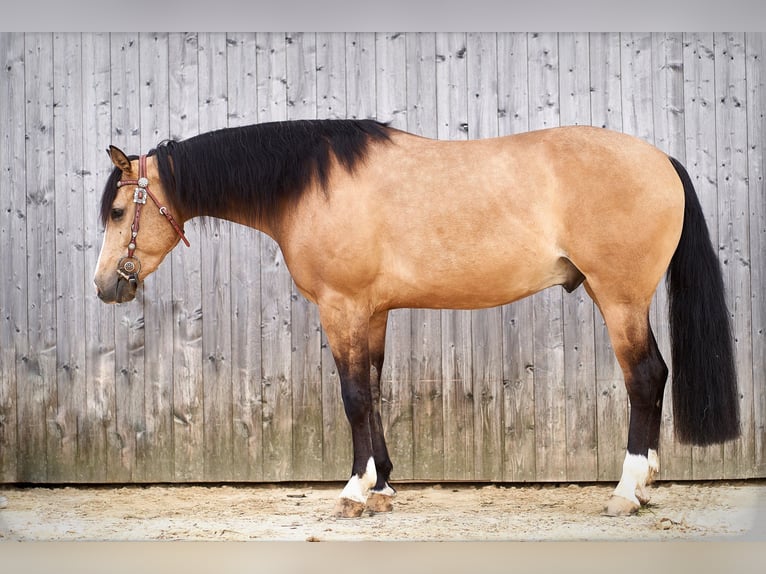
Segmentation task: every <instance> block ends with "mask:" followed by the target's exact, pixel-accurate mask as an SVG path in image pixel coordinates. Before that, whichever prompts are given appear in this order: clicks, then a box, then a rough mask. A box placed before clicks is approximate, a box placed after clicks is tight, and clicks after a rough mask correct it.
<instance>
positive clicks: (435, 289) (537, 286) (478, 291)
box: [375, 255, 571, 309]
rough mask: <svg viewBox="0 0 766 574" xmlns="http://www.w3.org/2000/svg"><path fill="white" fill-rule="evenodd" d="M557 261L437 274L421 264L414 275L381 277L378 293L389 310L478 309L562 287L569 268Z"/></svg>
mask: <svg viewBox="0 0 766 574" xmlns="http://www.w3.org/2000/svg"><path fill="white" fill-rule="evenodd" d="M570 267H571V265H567V264H564V263H562V262H561V259H560V257H558V256H553V255H551V256H547V257H544V258H537V259H535V260H533V261H523V260H519V261H508V260H506V261H498V262H496V261H488V260H487V258H486V256H485V258H484V260H483V261H482V262H481V263H479V262H473V264H471V263H470V262H468V263H466V264H465V265H463V266H461V267H460V268H452V269H446V268H441V269H439V268H438V266H436V265H434V264H433V263H431V264H429V263H427V262H421V264H420V265H418V266H417V267H416V268H412V269H411V270H410V272H408V273H406V274H404V273H401V272H400V273H399V274H396V273H392V274H389V275H388V276H386V275H384V276H382V279H381V281H380V284H379V285H378V286H377V289H376V290H375V291H376V292H377V293H380V294H381V295H383V296H382V297H381V299H382V300H387V301H388V302H389V303H388V305H386V306H389V307H391V308H405V307H414V308H434V309H480V308H486V307H495V306H497V305H504V304H506V303H510V302H512V301H516V300H518V299H523V298H524V297H527V296H529V295H532V294H533V293H536V292H538V291H541V290H542V289H545V288H546V287H550V286H553V285H559V284H564V283H566V282H567V281H568V279H569V268H570Z"/></svg>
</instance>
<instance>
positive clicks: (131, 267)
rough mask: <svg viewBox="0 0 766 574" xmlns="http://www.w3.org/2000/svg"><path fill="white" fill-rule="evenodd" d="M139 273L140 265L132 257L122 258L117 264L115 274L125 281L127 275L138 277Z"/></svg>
mask: <svg viewBox="0 0 766 574" xmlns="http://www.w3.org/2000/svg"><path fill="white" fill-rule="evenodd" d="M139 271H141V263H140V262H139V261H138V259H136V258H134V257H123V258H122V259H120V262H119V263H118V264H117V272H118V273H119V274H120V275H122V276H123V277H125V278H126V279H127V278H128V276H129V275H138V272H139Z"/></svg>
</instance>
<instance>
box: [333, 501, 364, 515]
mask: <svg viewBox="0 0 766 574" xmlns="http://www.w3.org/2000/svg"><path fill="white" fill-rule="evenodd" d="M363 512H364V502H358V501H356V500H351V499H350V498H342V497H341V498H339V499H338V502H337V503H336V504H335V511H334V512H333V516H335V517H336V518H359V517H360V516H361V515H362V513H363Z"/></svg>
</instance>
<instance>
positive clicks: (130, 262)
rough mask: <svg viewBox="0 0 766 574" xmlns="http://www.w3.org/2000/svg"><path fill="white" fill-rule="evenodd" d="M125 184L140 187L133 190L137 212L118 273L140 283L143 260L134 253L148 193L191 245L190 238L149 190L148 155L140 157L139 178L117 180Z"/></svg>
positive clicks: (119, 183) (179, 234)
mask: <svg viewBox="0 0 766 574" xmlns="http://www.w3.org/2000/svg"><path fill="white" fill-rule="evenodd" d="M124 185H136V186H138V187H136V188H135V190H133V203H135V204H136V213H135V215H134V216H133V224H132V225H131V226H130V243H128V255H127V257H123V258H122V259H120V261H119V262H118V263H117V274H118V275H120V276H121V277H123V278H125V279H127V280H128V281H129V282H130V283H131V285H133V286H136V285H138V273H139V272H140V271H141V261H139V259H138V257H136V256H135V255H134V253H135V252H136V237H137V236H138V226H139V222H140V221H141V208H142V207H143V206H144V205H145V204H146V196H147V195H148V196H149V197H150V198H151V199H152V201H153V202H154V204H155V205H156V206H157V207H158V208H159V210H160V213H161V214H162V215H164V216H165V219H167V220H168V223H170V225H172V226H173V229H175V230H176V233H178V236H179V237H180V238H181V239H182V240H183V242H184V243H185V244H186V247H189V246H190V244H189V240H188V239H186V235H184V230H183V229H182V228H181V226H179V225H178V223H176V220H175V219H173V216H172V215H170V212H169V211H168V208H167V207H165V206H164V205H160V202H159V201H157V198H156V197H155V196H154V194H153V193H152V192H151V191H149V180H148V179H147V177H146V156H145V155H142V156H141V157H140V158H139V159H138V179H123V180H120V181H119V182H117V187H122V186H124Z"/></svg>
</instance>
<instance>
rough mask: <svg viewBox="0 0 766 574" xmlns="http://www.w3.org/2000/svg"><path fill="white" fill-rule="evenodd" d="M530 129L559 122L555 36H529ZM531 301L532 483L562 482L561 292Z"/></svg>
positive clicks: (553, 291)
mask: <svg viewBox="0 0 766 574" xmlns="http://www.w3.org/2000/svg"><path fill="white" fill-rule="evenodd" d="M529 106H530V109H529V118H530V120H529V124H530V125H529V127H530V129H542V128H549V127H554V126H556V125H558V124H559V61H558V38H557V36H556V35H555V34H531V35H530V36H529ZM533 301H534V335H535V362H534V377H535V440H536V444H537V459H536V464H537V466H536V479H537V480H563V479H565V478H566V466H567V464H566V463H567V453H566V418H565V416H566V415H565V410H564V408H565V405H566V387H565V386H564V331H563V324H562V323H563V306H562V305H563V303H562V292H561V289H558V288H553V289H548V290H546V291H543V292H541V293H537V294H535V295H534V296H533Z"/></svg>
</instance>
